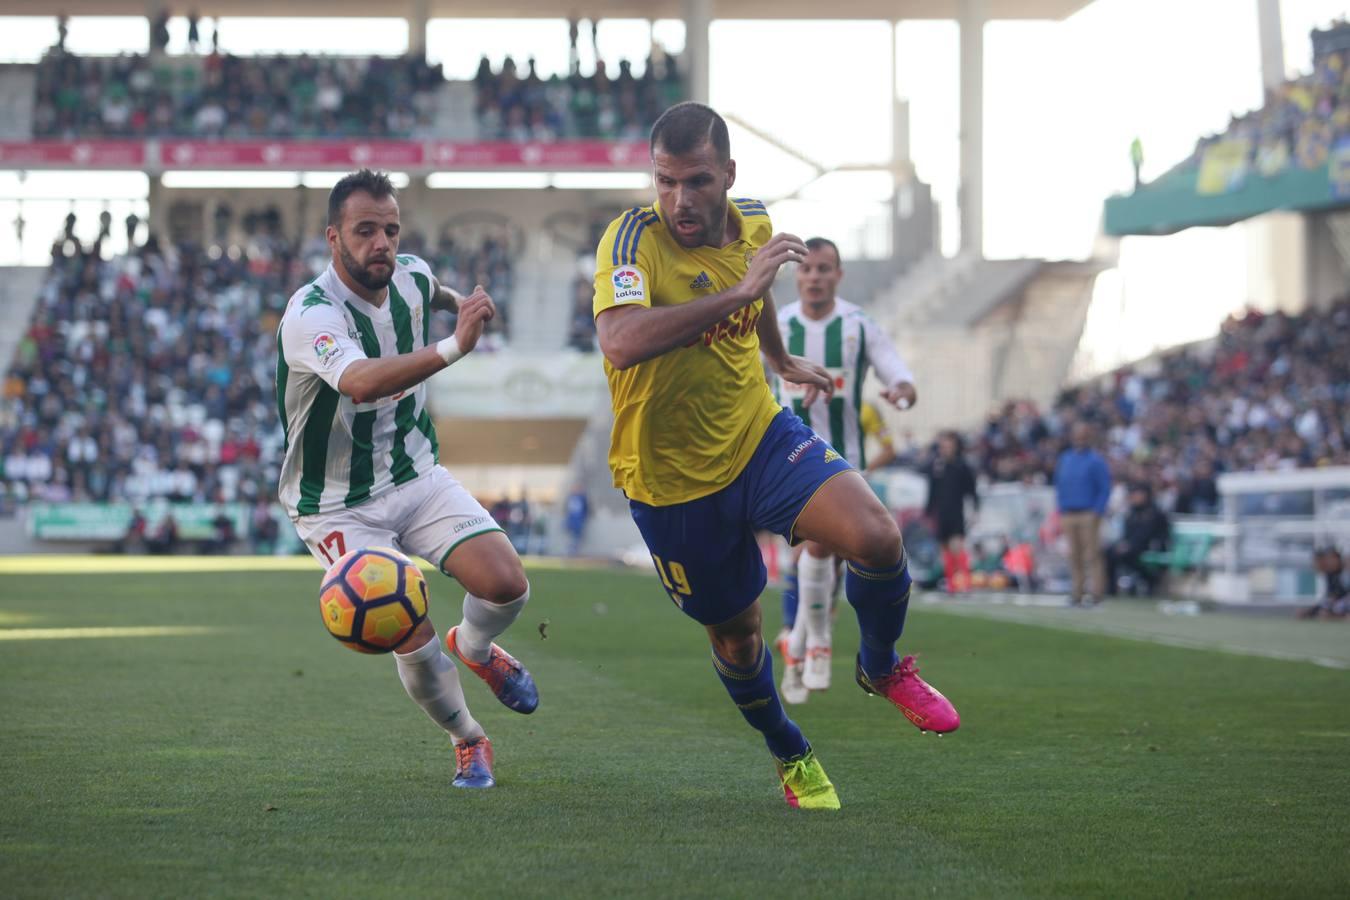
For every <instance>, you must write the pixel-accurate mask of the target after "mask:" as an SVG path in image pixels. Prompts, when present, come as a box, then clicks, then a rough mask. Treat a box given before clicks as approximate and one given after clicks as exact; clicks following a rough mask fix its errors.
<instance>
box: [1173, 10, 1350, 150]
mask: <svg viewBox="0 0 1350 900" xmlns="http://www.w3.org/2000/svg"><path fill="white" fill-rule="evenodd" d="M1312 45H1313V70H1312V72H1311V73H1310V74H1308V75H1305V76H1303V77H1301V78H1296V79H1293V80H1290V81H1287V82H1285V83H1284V84H1283V85H1281V86H1280V87H1279V89H1277V90H1273V91H1269V92H1267V96H1266V101H1265V103H1264V105H1262V106H1261V108H1260V109H1256V110H1253V111H1251V112H1248V113H1244V114H1242V115H1235V116H1233V117H1232V119H1231V120H1230V121H1229V123H1228V127H1227V128H1226V129H1225V130H1224V131H1222V132H1220V133H1219V134H1212V135H1206V136H1204V137H1201V138H1200V139H1199V140H1198V141H1197V142H1196V145H1195V150H1194V151H1193V152H1192V153H1191V155H1190V156H1189V157H1187V158H1186V159H1185V160H1183V161H1182V162H1181V163H1180V164H1178V165H1177V166H1176V167H1175V168H1174V170H1173V171H1176V170H1180V169H1190V168H1194V167H1196V166H1199V165H1200V163H1201V161H1202V159H1203V158H1204V156H1205V151H1206V150H1208V149H1209V148H1211V147H1213V146H1215V145H1216V144H1219V143H1221V142H1226V141H1246V142H1247V146H1246V153H1247V156H1246V160H1245V163H1246V165H1247V166H1252V167H1255V168H1256V169H1257V170H1258V171H1260V172H1261V173H1262V174H1267V175H1269V174H1273V173H1275V172H1278V171H1281V170H1283V169H1284V168H1286V167H1287V166H1288V165H1289V163H1290V161H1291V160H1292V161H1293V162H1294V163H1296V164H1297V165H1298V166H1299V167H1301V168H1304V169H1312V168H1315V167H1317V166H1320V165H1323V164H1324V163H1326V161H1327V156H1328V154H1329V152H1330V151H1331V148H1332V147H1334V146H1335V144H1336V142H1337V141H1338V140H1340V139H1341V138H1344V137H1346V136H1350V23H1347V22H1345V21H1340V22H1337V23H1334V24H1333V25H1331V26H1330V27H1329V28H1327V29H1326V30H1325V31H1314V32H1313V33H1312ZM1164 177H1166V176H1164Z"/></svg>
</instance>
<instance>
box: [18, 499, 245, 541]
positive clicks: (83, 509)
mask: <svg viewBox="0 0 1350 900" xmlns="http://www.w3.org/2000/svg"><path fill="white" fill-rule="evenodd" d="M136 509H140V511H141V515H143V516H145V522H146V531H147V533H149V534H154V531H155V529H156V528H157V527H158V526H159V524H160V523H161V522H163V521H164V517H165V516H166V515H169V514H170V513H172V514H173V518H174V521H175V522H176V523H177V524H178V537H179V539H181V540H185V541H201V540H209V539H211V538H213V537H215V534H216V526H215V524H214V522H215V519H216V517H217V516H219V515H220V514H221V513H224V514H225V515H226V516H228V517H229V519H230V521H231V522H232V523H233V524H234V534H235V536H236V537H242V536H244V535H246V534H248V525H249V509H248V507H247V506H246V505H244V504H242V503H174V504H169V503H162V502H161V503H147V504H145V505H144V506H139V507H138V506H134V505H132V504H130V503H31V504H29V506H28V534H29V535H30V536H32V537H35V538H37V539H39V540H44V541H116V540H121V539H122V538H124V537H126V533H127V528H128V527H129V526H130V525H131V517H132V514H133V513H134V512H135V510H136Z"/></svg>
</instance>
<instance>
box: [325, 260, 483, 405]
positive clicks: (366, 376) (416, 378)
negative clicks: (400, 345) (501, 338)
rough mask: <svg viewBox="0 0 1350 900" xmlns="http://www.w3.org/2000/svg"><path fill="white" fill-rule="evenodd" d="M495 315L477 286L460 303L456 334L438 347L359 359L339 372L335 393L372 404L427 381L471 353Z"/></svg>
mask: <svg viewBox="0 0 1350 900" xmlns="http://www.w3.org/2000/svg"><path fill="white" fill-rule="evenodd" d="M496 314H497V308H496V306H494V305H493V303H492V298H491V297H489V296H488V294H487V292H486V291H484V290H483V287H482V285H479V286H478V287H477V288H476V289H475V290H474V292H473V293H472V294H470V295H469V296H468V297H466V298H465V299H464V301H463V302H462V303H460V304H459V319H458V321H457V322H456V323H455V333H454V334H453V335H452V336H450V337H448V338H445V339H444V340H442V341H441V342H440V343H438V344H433V345H432V346H429V347H423V348H422V349H421V350H414V351H413V352H412V353H402V354H399V355H398V356H391V357H388V358H381V359H362V360H358V361H356V362H354V363H352V364H351V365H350V366H348V367H347V369H346V371H344V372H343V373H342V380H341V381H340V382H338V390H339V391H341V392H342V393H343V394H345V395H346V396H348V397H350V398H351V399H352V401H353V402H355V403H371V402H373V401H375V400H379V399H380V398H381V397H390V396H393V395H394V394H397V393H400V392H402V391H406V390H408V388H411V387H414V386H416V385H418V384H421V383H422V382H423V381H426V380H427V379H428V378H430V377H431V376H432V375H435V374H436V373H437V372H439V371H440V370H441V369H444V368H445V367H446V366H449V365H450V364H451V363H453V362H454V361H455V360H457V359H459V358H460V357H461V356H463V355H465V354H466V353H468V352H469V351H471V350H473V348H474V346H475V345H477V343H478V339H479V338H480V337H482V336H483V328H484V326H486V325H487V323H488V321H489V320H491V319H492V317H493V316H495V315H496Z"/></svg>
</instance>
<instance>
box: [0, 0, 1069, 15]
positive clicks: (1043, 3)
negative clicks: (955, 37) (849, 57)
mask: <svg viewBox="0 0 1350 900" xmlns="http://www.w3.org/2000/svg"><path fill="white" fill-rule="evenodd" d="M1090 2H1091V0H985V13H986V17H987V18H989V19H1063V18H1066V17H1068V16H1070V15H1073V14H1074V13H1076V12H1078V10H1080V9H1082V8H1083V7H1085V6H1087V5H1088V3H1090ZM148 5H149V4H147V2H146V0H62V2H61V3H59V4H53V5H51V6H49V7H48V10H50V11H49V12H47V14H48V15H52V14H54V13H55V10H57V9H60V10H61V11H63V12H65V13H66V14H67V15H72V16H143V15H145V12H146V8H147V6H148ZM168 5H169V7H170V9H171V11H172V12H173V13H175V14H178V15H182V14H183V12H184V10H185V9H186V8H188V7H189V6H190V5H191V4H187V3H183V2H177V3H170V4H168ZM419 5H421V4H420V3H419V2H418V0H403V2H398V0H395V2H392V3H384V4H371V3H369V2H366V0H291V2H289V3H277V2H276V0H213V2H211V3H204V4H201V5H200V6H201V8H202V9H203V11H204V12H206V13H207V14H208V17H210V16H225V17H231V16H301V17H304V16H315V17H320V16H321V17H330V16H331V17H348V16H352V17H356V16H362V17H364V16H382V17H388V16H394V17H400V16H411V15H413V14H414V10H415V9H416V7H418V6H419ZM425 8H426V15H427V17H428V18H461V19H514V18H548V19H556V18H560V17H562V16H565V15H567V14H568V13H569V12H572V11H575V14H576V15H578V16H580V17H582V18H597V19H681V18H683V17H684V12H683V9H684V4H683V3H682V2H681V0H584V2H579V3H575V4H559V3H558V2H557V0H425ZM712 9H713V17H714V18H718V19H893V20H900V19H958V18H960V15H961V0H834V2H832V3H820V2H819V0H712ZM0 15H6V16H31V15H33V2H32V0H0Z"/></svg>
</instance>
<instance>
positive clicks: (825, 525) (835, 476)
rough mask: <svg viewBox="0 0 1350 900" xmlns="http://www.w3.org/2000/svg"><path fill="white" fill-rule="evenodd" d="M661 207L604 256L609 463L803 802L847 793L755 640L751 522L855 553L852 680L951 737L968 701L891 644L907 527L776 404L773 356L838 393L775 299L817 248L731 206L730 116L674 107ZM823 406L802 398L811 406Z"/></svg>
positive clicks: (619, 230)
mask: <svg viewBox="0 0 1350 900" xmlns="http://www.w3.org/2000/svg"><path fill="white" fill-rule="evenodd" d="M651 152H652V166H653V174H654V178H655V182H656V193H657V202H656V203H654V204H652V205H651V206H649V207H635V208H633V209H630V210H628V211H627V212H625V213H624V214H623V215H621V216H620V217H619V218H617V219H615V220H614V222H613V223H611V224H610V226H609V228H608V230H607V231H606V232H605V236H604V238H603V239H602V240H601V242H600V246H599V248H598V249H597V251H596V274H595V302H594V311H595V316H596V332H597V336H598V337H599V341H600V349H601V350H602V351H603V353H604V356H605V373H606V375H607V377H608V379H609V388H610V395H611V399H612V402H613V406H614V431H613V434H612V438H611V443H610V452H609V463H610V468H611V469H612V470H613V473H614V483H615V485H616V486H618V487H619V488H622V489H623V491H624V493H625V494H626V495H627V496H628V500H629V508H630V511H631V512H632V515H633V520H634V521H635V522H636V523H637V525H638V529H639V530H640V531H641V532H642V537H643V540H644V541H645V542H646V544H647V547H648V549H649V550H650V551H651V554H652V560H653V562H654V563H655V565H656V571H657V574H658V576H659V577H660V579H661V582H662V584H663V586H664V587H665V589H666V592H667V593H668V594H669V595H670V598H671V600H673V601H674V602H675V605H676V606H678V607H679V608H680V609H681V610H682V611H683V612H684V613H685V614H686V615H688V616H690V617H691V618H693V619H695V620H697V621H698V622H700V623H701V624H702V625H704V626H705V627H706V628H707V631H708V636H709V639H710V641H711V643H712V651H713V665H714V668H715V669H716V671H717V674H718V677H719V678H721V680H722V682H723V684H724V685H725V686H726V688H727V692H728V693H729V694H730V695H731V698H732V700H733V701H734V702H735V703H736V705H737V707H738V708H739V709H740V710H741V713H742V714H743V715H744V716H745V719H746V721H747V722H749V723H750V725H751V726H752V727H754V728H755V729H757V730H758V731H760V732H761V733H762V734H763V735H764V739H765V743H766V744H768V747H769V751H770V752H771V753H772V754H773V756H774V759H775V761H776V762H777V765H778V772H779V778H780V782H781V785H782V788H783V794H784V797H785V799H786V800H787V802H788V804H789V805H791V806H793V807H804V808H826V809H837V808H838V806H839V799H838V795H837V794H836V793H835V790H834V786H833V785H832V784H831V783H830V781H829V779H828V778H827V777H826V775H825V771H824V769H823V768H822V767H821V765H820V762H819V761H818V760H817V759H816V756H815V753H814V752H813V751H812V749H811V747H810V745H809V744H808V743H807V742H806V739H805V738H804V737H803V736H802V733H801V730H800V729H798V728H797V726H796V724H795V723H793V722H792V721H791V720H789V719H788V718H787V716H786V714H785V713H784V712H783V706H782V703H781V702H780V701H779V698H778V692H777V689H776V687H775V685H774V678H773V660H772V657H771V656H770V654H769V653H768V651H767V649H766V647H765V643H764V640H763V638H762V636H761V634H760V625H761V621H760V619H761V616H760V607H759V595H760V593H761V592H762V591H763V590H764V585H765V580H766V572H765V568H764V561H763V559H762V558H761V556H760V553H759V546H758V544H757V543H756V540H755V531H756V530H757V529H767V530H771V531H775V532H777V533H779V534H781V535H783V536H785V537H786V538H787V539H788V540H789V541H790V542H793V543H796V542H798V541H801V540H814V541H820V542H822V543H824V544H825V545H826V546H827V547H829V548H830V550H831V552H833V553H836V554H838V555H839V556H842V557H843V558H844V559H846V560H848V561H849V563H848V574H847V576H846V579H847V580H846V586H845V591H846V595H847V597H848V600H849V603H850V604H851V605H852V606H853V608H854V610H855V611H856V612H857V616H858V622H859V626H860V629H861V631H862V650H861V653H860V654H859V659H858V669H857V674H858V682H859V684H860V685H861V686H862V687H863V689H864V690H866V691H868V692H869V693H876V694H881V695H883V696H885V697H887V698H888V699H889V700H890V701H891V702H892V703H893V704H895V705H896V706H897V707H899V708H900V710H901V711H902V712H903V713H904V714H905V716H906V717H908V718H909V719H910V720H911V721H913V722H914V723H915V724H916V725H918V726H919V727H920V728H923V729H927V730H933V731H938V732H942V731H952V730H954V729H955V728H956V727H957V725H958V724H959V721H960V720H959V718H958V716H957V714H956V710H955V709H954V708H953V707H952V705H951V704H950V703H949V702H948V701H947V699H946V698H945V697H943V696H942V695H941V694H940V693H938V692H937V691H936V690H934V689H933V688H931V687H930V686H929V685H928V684H926V683H925V682H924V681H923V680H922V679H921V678H919V676H918V673H917V669H916V668H915V666H914V664H913V658H912V657H906V658H905V659H904V660H901V659H900V658H899V657H898V656H897V655H896V653H895V642H896V640H897V639H898V638H899V637H900V632H901V630H902V629H903V627H904V619H905V612H906V609H907V608H908V605H909V589H910V579H909V572H908V569H907V567H906V563H905V554H904V548H903V546H902V544H901V541H900V532H899V529H898V528H896V525H895V522H894V520H893V519H892V518H891V516H890V513H888V512H887V511H886V509H885V507H883V506H882V505H881V502H880V501H879V500H877V498H876V495H875V494H873V493H872V490H871V488H869V487H868V486H867V482H865V481H864V480H863V479H862V476H860V475H859V474H858V473H857V472H856V471H855V470H854V469H853V467H852V466H850V465H849V464H848V462H847V461H846V460H844V458H843V457H841V456H840V455H839V454H838V453H837V452H835V450H834V449H833V448H832V447H830V446H829V444H827V443H826V442H825V441H824V440H823V439H822V438H821V437H820V436H819V435H817V434H816V433H815V432H813V431H811V430H810V429H809V428H807V427H806V426H805V425H804V424H803V423H802V422H801V420H800V419H799V418H797V417H796V416H795V415H793V414H792V412H791V411H790V410H784V409H783V408H782V407H781V406H779V404H778V403H777V402H776V401H775V400H774V397H773V394H772V392H771V391H770V390H769V386H768V384H767V382H766V381H765V380H764V369H763V367H762V366H761V363H760V353H761V350H762V351H763V355H764V358H765V360H767V363H768V365H769V367H770V369H771V370H772V371H773V372H774V374H776V375H778V377H780V378H782V379H784V380H786V381H790V382H793V383H795V384H805V385H808V386H810V387H812V388H814V389H819V390H825V391H827V392H828V391H829V390H830V387H831V381H830V379H829V376H828V374H827V373H826V372H825V370H824V369H823V368H821V367H820V366H817V365H815V364H814V363H811V362H809V361H807V360H805V359H802V358H800V357H795V356H791V355H790V354H788V352H787V350H786V348H785V347H784V346H783V340H782V337H781V335H780V334H779V331H778V322H777V316H776V314H775V312H774V306H773V298H772V296H771V295H770V293H769V288H770V286H771V285H772V283H773V279H774V276H775V275H776V274H777V273H778V269H779V267H781V266H782V265H783V264H784V263H787V262H800V261H801V260H802V259H804V258H805V257H806V245H805V244H803V243H802V241H801V239H800V238H797V237H795V236H793V235H790V234H778V235H775V234H773V229H772V227H771V225H770V222H769V215H768V212H767V210H766V209H765V208H764V204H763V203H760V202H758V201H756V200H750V199H747V198H738V199H735V200H731V199H730V198H729V197H728V192H729V191H730V189H731V187H732V185H733V184H734V183H735V180H736V163H735V161H734V160H732V159H731V142H730V138H729V137H728V134H727V127H726V122H725V121H723V119H722V117H721V116H719V115H718V114H717V113H716V112H714V111H713V110H712V109H710V108H709V107H707V106H704V105H702V104H699V103H680V104H677V105H675V106H673V107H671V108H670V109H668V110H666V111H665V113H663V114H662V115H661V117H660V118H659V119H658V120H657V122H656V124H655V125H654V126H652V136H651ZM810 399H813V396H812V397H808V398H807V400H808V402H809V400H810Z"/></svg>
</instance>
